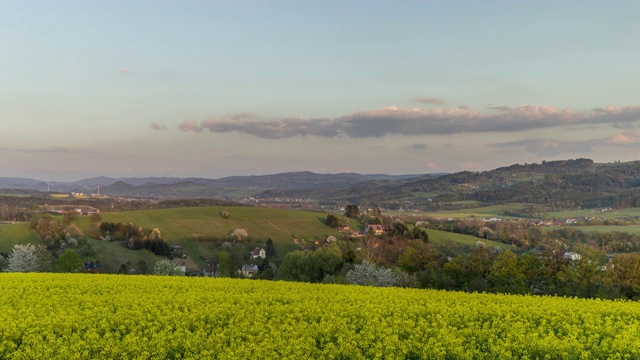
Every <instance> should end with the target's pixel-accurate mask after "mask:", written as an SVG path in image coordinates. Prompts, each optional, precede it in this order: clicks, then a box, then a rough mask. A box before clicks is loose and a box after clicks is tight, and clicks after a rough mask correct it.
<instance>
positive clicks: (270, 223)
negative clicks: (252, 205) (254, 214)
mask: <svg viewBox="0 0 640 360" xmlns="http://www.w3.org/2000/svg"><path fill="white" fill-rule="evenodd" d="M267 222H268V223H269V225H271V226H273V227H274V228H275V229H276V230H278V231H280V232H282V233H284V231H283V230H282V229H280V228H279V227H277V226H275V225H273V223H272V222H271V221H267ZM285 234H286V233H285Z"/></svg>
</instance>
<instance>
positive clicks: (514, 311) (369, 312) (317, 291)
mask: <svg viewBox="0 0 640 360" xmlns="http://www.w3.org/2000/svg"><path fill="white" fill-rule="evenodd" d="M0 306H1V309H0V324H1V325H0V326H1V330H0V358H3V359H8V358H13V359H69V360H70V359H305V358H320V359H374V358H378V359H510V358H511V359H603V358H615V359H625V358H628V359H637V358H640V340H639V339H638V334H640V305H639V304H637V303H633V302H611V301H601V300H579V299H566V298H554V297H532V296H513V295H485V294H466V293H456V292H444V291H430V290H411V289H397V288H370V287H357V286H340V285H312V284H303V283H287V282H266V281H251V280H234V279H211V278H184V277H181V278H178V277H159V276H122V275H89V274H8V273H7V274H1V275H0Z"/></svg>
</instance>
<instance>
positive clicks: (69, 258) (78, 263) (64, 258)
mask: <svg viewBox="0 0 640 360" xmlns="http://www.w3.org/2000/svg"><path fill="white" fill-rule="evenodd" d="M82 267H83V263H82V260H81V259H80V257H79V256H78V254H77V253H76V252H75V250H73V249H66V250H65V251H64V253H63V254H62V255H60V257H58V258H57V259H56V261H55V262H54V268H55V269H56V271H57V272H74V271H78V270H81V269H82Z"/></svg>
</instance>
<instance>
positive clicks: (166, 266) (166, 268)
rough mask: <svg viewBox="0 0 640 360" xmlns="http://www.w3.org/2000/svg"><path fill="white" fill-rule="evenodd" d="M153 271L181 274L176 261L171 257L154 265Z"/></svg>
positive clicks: (165, 273)
mask: <svg viewBox="0 0 640 360" xmlns="http://www.w3.org/2000/svg"><path fill="white" fill-rule="evenodd" d="M153 273H154V274H156V275H164V276H176V275H179V271H178V269H177V266H176V263H175V262H173V261H171V260H169V259H162V260H160V261H157V262H156V263H155V265H153Z"/></svg>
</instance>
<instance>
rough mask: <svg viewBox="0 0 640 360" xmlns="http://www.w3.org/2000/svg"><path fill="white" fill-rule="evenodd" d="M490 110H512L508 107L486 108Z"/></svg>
mask: <svg viewBox="0 0 640 360" xmlns="http://www.w3.org/2000/svg"><path fill="white" fill-rule="evenodd" d="M487 108H488V109H491V110H499V111H511V110H513V109H512V108H511V107H510V106H489V107H487Z"/></svg>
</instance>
